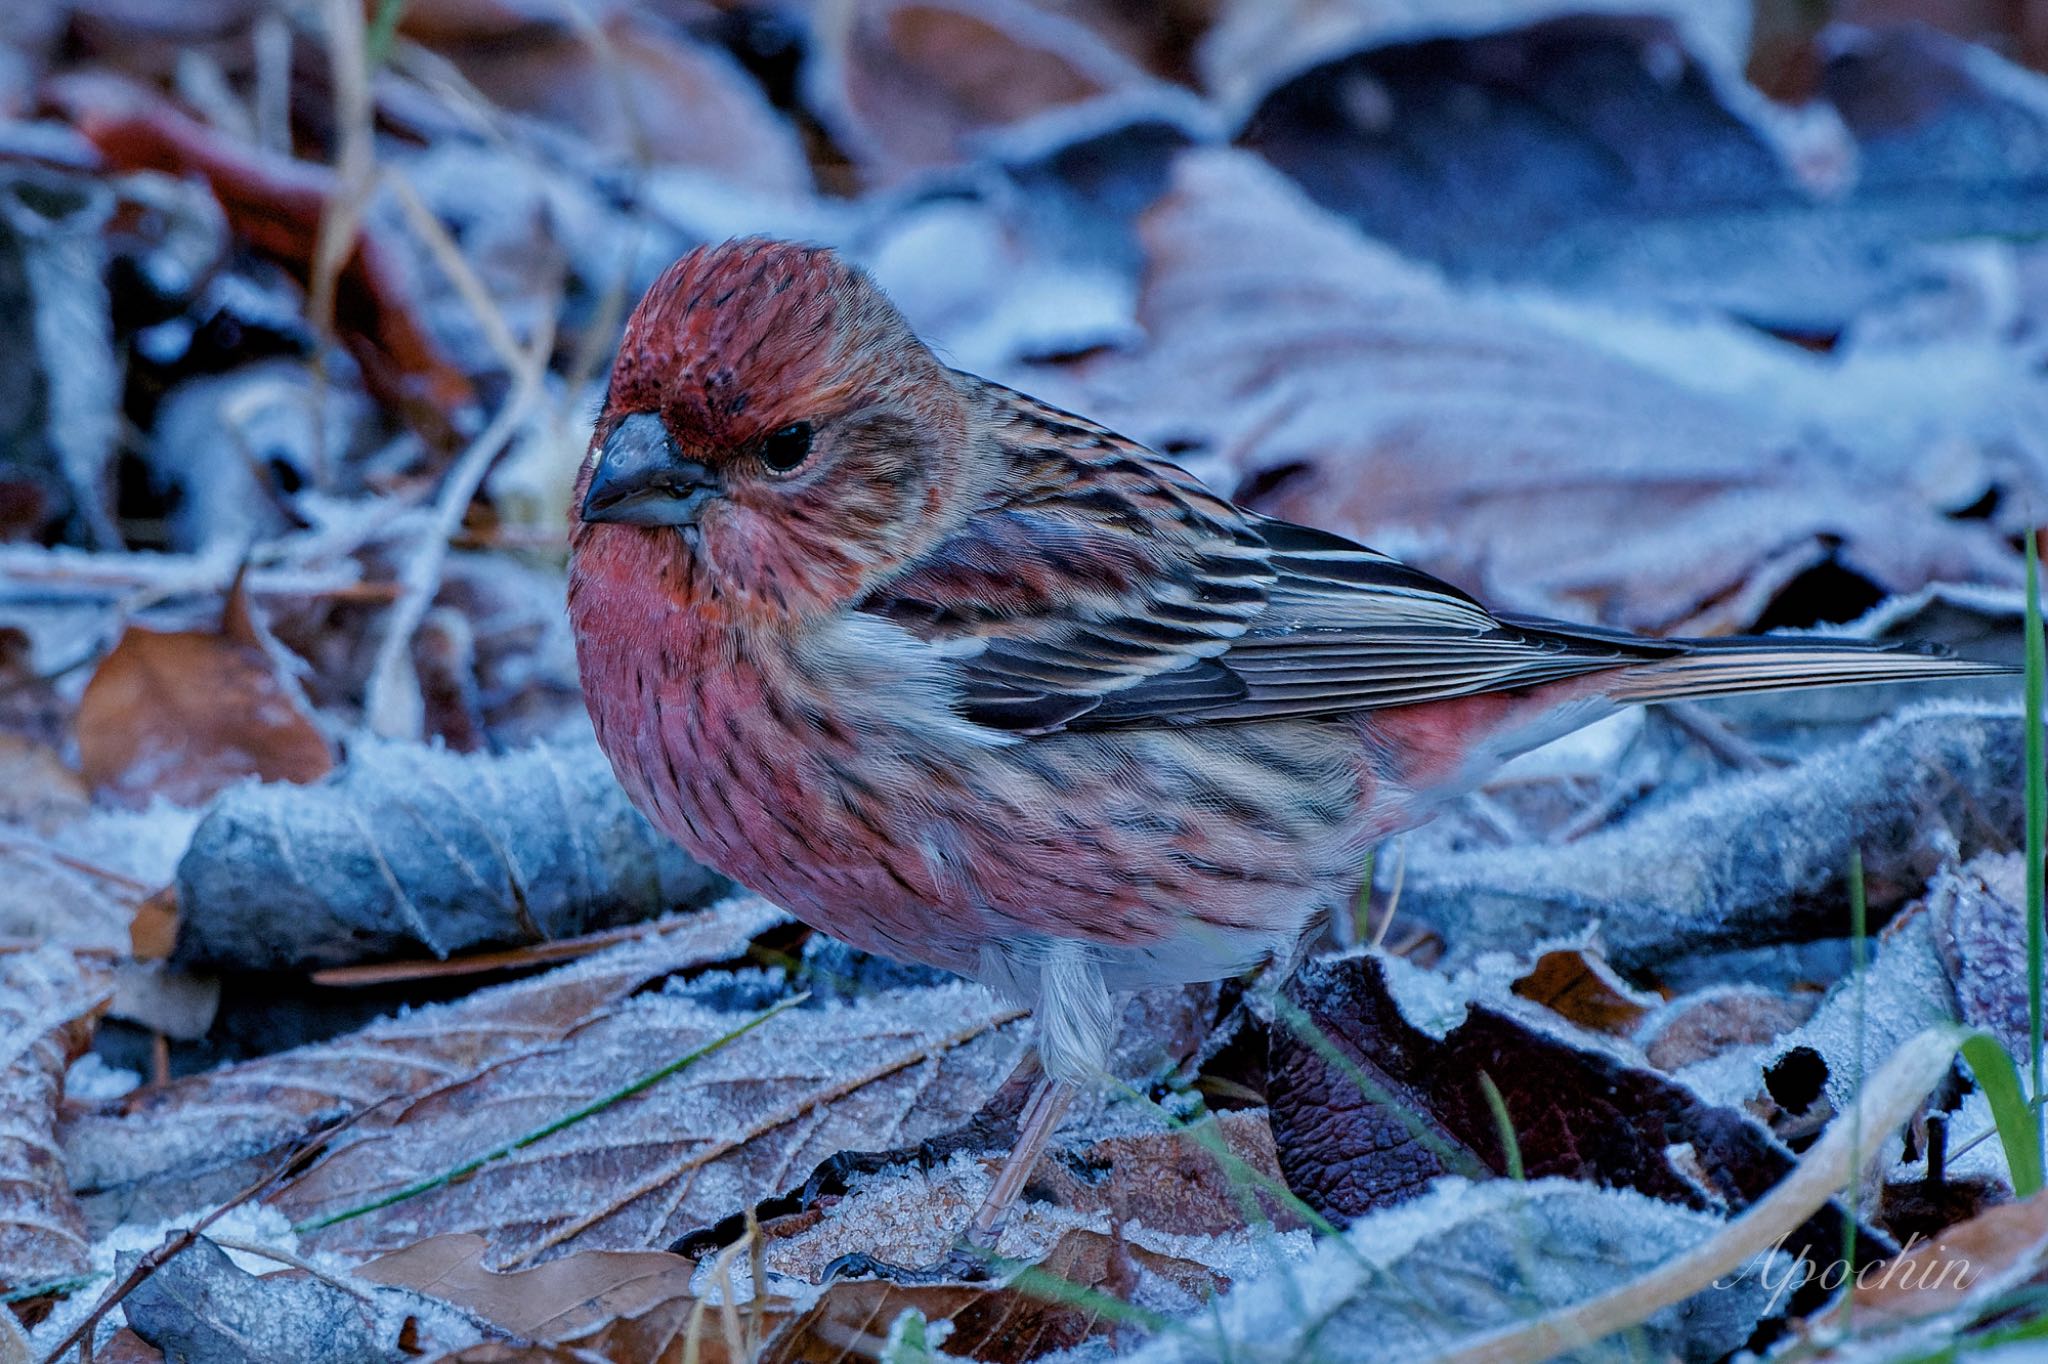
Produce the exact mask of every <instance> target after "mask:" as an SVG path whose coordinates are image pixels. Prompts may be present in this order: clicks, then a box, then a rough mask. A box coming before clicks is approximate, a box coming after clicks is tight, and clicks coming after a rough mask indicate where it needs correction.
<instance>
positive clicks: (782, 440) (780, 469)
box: [761, 422, 811, 474]
mask: <svg viewBox="0 0 2048 1364" xmlns="http://www.w3.org/2000/svg"><path fill="white" fill-rule="evenodd" d="M810 453H811V424H810V423H809V422H791V423H790V424H789V425H788V426H785V427H783V428H782V429H781V430H779V431H770V432H769V433H768V436H767V438H766V439H765V440H763V441H762V442H761V462H762V463H763V464H765V465H767V466H768V467H769V468H770V469H771V470H773V471H774V472H776V473H778V474H786V473H788V472H789V471H790V470H791V469H794V468H796V466H797V465H799V464H802V463H803V462H804V459H805V457H806V456H808V455H809V454H810Z"/></svg>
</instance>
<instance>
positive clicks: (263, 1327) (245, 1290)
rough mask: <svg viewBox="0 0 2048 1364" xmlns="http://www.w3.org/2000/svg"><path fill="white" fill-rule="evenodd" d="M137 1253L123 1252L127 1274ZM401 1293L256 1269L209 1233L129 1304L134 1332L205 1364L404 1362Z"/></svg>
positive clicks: (147, 1281) (121, 1264) (122, 1270)
mask: <svg viewBox="0 0 2048 1364" xmlns="http://www.w3.org/2000/svg"><path fill="white" fill-rule="evenodd" d="M136 1258H137V1257H136V1256H135V1255H133V1254H128V1255H124V1256H123V1257H122V1258H121V1260H120V1261H118V1262H117V1265H116V1271H117V1273H118V1274H120V1275H123V1276H125V1275H126V1274H127V1273H128V1272H130V1271H131V1270H132V1269H133V1268H134V1261H135V1260H136ZM399 1297H400V1295H398V1294H396V1293H392V1294H389V1295H388V1296H386V1297H383V1298H379V1297H375V1296H372V1295H371V1294H369V1293H352V1292H349V1291H347V1290H345V1289H343V1288H340V1287H338V1286H336V1285H335V1284H333V1283H329V1282H327V1281H325V1280H322V1279H314V1278H310V1277H307V1276H304V1275H300V1274H269V1275H261V1276H259V1275H255V1274H251V1273H250V1272H249V1271H248V1270H246V1269H242V1268H241V1267H239V1266H238V1265H236V1264H235V1262H234V1261H233V1260H231V1259H229V1258H228V1256H227V1253H226V1252H225V1251H223V1250H222V1249H221V1248H220V1247H219V1246H217V1245H215V1244H214V1243H213V1242H212V1241H210V1240H208V1239H207V1238H206V1237H204V1236H201V1237H200V1238H199V1239H198V1240H197V1241H195V1242H194V1243H193V1244H192V1245H191V1246H190V1247H189V1248H188V1249H186V1250H185V1252H184V1253H183V1254H180V1255H176V1256H174V1257H172V1258H171V1259H169V1260H167V1261H165V1262H164V1263H163V1264H162V1265H160V1266H159V1267H158V1268H157V1269H156V1271H155V1272H154V1273H152V1274H150V1275H149V1276H148V1277H146V1278H144V1279H143V1280H142V1282H141V1283H140V1284H138V1285H136V1287H135V1291H134V1292H132V1293H130V1294H129V1295H128V1296H127V1298H126V1299H124V1300H123V1301H122V1304H121V1309H122V1311H123V1313H125V1314H126V1316H127V1318H128V1326H129V1329H131V1330H133V1331H134V1332H135V1334H136V1335H138V1336H140V1337H142V1339H143V1340H145V1341H146V1342H148V1343H149V1344H151V1345H154V1346H155V1347H156V1348H157V1349H159V1350H162V1351H163V1352H164V1354H165V1355H166V1356H168V1357H169V1358H171V1359H175V1360H190V1361H194V1364H197V1361H202V1360H203V1361H205V1364H277V1361H279V1360H286V1359H290V1360H299V1361H303V1364H398V1361H400V1360H403V1359H406V1358H408V1357H410V1355H411V1353H412V1352H411V1351H408V1350H406V1349H405V1348H404V1347H403V1345H402V1344H401V1341H402V1340H403V1338H404V1335H405V1332H406V1329H407V1325H408V1317H407V1313H406V1309H405V1305H404V1304H403V1303H402V1302H400V1301H395V1300H396V1299H398V1298H399Z"/></svg>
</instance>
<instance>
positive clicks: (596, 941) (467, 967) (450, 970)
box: [308, 922, 654, 989]
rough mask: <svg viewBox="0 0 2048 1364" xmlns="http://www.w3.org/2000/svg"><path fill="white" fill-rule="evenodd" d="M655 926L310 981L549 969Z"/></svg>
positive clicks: (333, 983) (379, 965) (348, 970)
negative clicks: (521, 968)
mask: <svg viewBox="0 0 2048 1364" xmlns="http://www.w3.org/2000/svg"><path fill="white" fill-rule="evenodd" d="M653 927H654V925H653V923H652V922H649V923H644V924H633V925H630V926H629V927H626V928H610V929H606V930H605V931H603V932H601V933H585V934H583V935H582V936H580V937H575V938H557V939H555V940H554V941H553V942H541V943H534V944H533V945H531V946H529V947H508V948H505V949H503V950H501V951H497V952H472V953H468V954H465V955H462V956H455V957H450V958H448V959H447V960H446V961H379V962H369V963H366V964H364V965H361V966H329V967H326V968H324V969H322V970H319V971H315V972H314V973H313V974H312V975H311V976H310V977H308V979H310V980H311V981H312V982H313V983H314V984H315V985H324V986H330V987H340V988H344V989H354V988H359V987H361V986H365V985H392V984H396V983H398V982H400V981H408V980H438V979H443V978H446V977H449V976H473V975H480V974H482V973H484V972H486V971H508V970H514V969H517V968H519V967H522V966H548V965H554V964H556V963H559V962H565V961H575V960H577V959H578V958H580V957H587V956H589V955H590V954H591V953H593V952H598V951H602V950H603V949H604V948H607V947H611V946H613V945H614V944H616V943H622V942H630V941H632V940H633V939H635V938H641V937H645V936H646V935H647V933H648V932H649V931H650V930H651V929H652V928H653Z"/></svg>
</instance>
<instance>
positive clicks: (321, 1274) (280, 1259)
mask: <svg viewBox="0 0 2048 1364" xmlns="http://www.w3.org/2000/svg"><path fill="white" fill-rule="evenodd" d="M207 1239H208V1240H210V1241H212V1242H213V1243H214V1244H215V1245H217V1246H219V1247H220V1248H221V1249H222V1250H239V1251H240V1252H242V1254H244V1255H255V1256H258V1257H260V1258H262V1259H265V1260H275V1261H276V1262H277V1263H279V1264H281V1265H290V1266H291V1267H292V1268H293V1269H296V1270H298V1271H300V1272H301V1273H303V1274H310V1275H311V1276H312V1277H314V1278H316V1279H318V1280H319V1281H320V1282H321V1283H324V1284H326V1285H327V1286H328V1287H329V1288H338V1289H340V1290H341V1291H342V1292H344V1293H346V1294H348V1295H349V1296H350V1297H352V1298H355V1299H356V1300H357V1301H359V1302H367V1303H374V1302H376V1301H377V1295H376V1294H374V1293H370V1292H368V1291H366V1290H365V1289H364V1288H363V1287H362V1286H361V1285H359V1284H352V1283H350V1282H349V1281H348V1280H346V1279H344V1278H341V1277H340V1276H339V1275H335V1274H330V1273H328V1272H327V1271H326V1270H324V1269H322V1268H321V1267H320V1266H318V1265H316V1264H314V1263H313V1262H312V1261H311V1260H308V1259H306V1258H305V1257H304V1256H302V1255H294V1254H293V1253H292V1252H291V1251H289V1250H279V1249H278V1248H277V1247H275V1246H265V1245H259V1244H257V1243H256V1242H254V1241H244V1240H242V1239H241V1238H240V1237H239V1236H210V1237H208V1238H207Z"/></svg>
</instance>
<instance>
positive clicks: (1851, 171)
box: [1240, 0, 2048, 335]
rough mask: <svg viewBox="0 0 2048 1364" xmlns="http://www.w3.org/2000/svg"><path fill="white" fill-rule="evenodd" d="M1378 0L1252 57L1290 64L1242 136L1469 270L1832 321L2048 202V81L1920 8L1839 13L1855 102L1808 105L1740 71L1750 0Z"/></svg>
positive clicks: (1832, 58) (1835, 47) (1783, 323)
mask: <svg viewBox="0 0 2048 1364" xmlns="http://www.w3.org/2000/svg"><path fill="white" fill-rule="evenodd" d="M1369 8H1370V9H1374V10H1379V11H1380V13H1379V14H1378V15H1376V16H1374V17H1376V18H1378V19H1379V23H1377V24H1371V23H1368V24H1367V25H1366V26H1365V28H1364V31H1363V32H1361V33H1360V34H1359V36H1358V38H1357V39H1356V40H1355V41H1352V42H1349V43H1346V42H1343V41H1334V42H1325V43H1324V44H1323V45H1322V46H1321V49H1320V50H1319V51H1316V52H1313V53H1309V54H1306V58H1307V59H1306V60H1298V61H1296V62H1294V63H1292V64H1287V63H1282V64H1279V65H1277V67H1274V66H1266V65H1264V64H1260V65H1257V66H1254V67H1253V70H1254V71H1266V72H1271V73H1272V74H1273V75H1274V76H1275V77H1277V84H1273V85H1272V86H1271V87H1270V88H1268V89H1265V90H1264V91H1263V92H1262V97H1261V98H1259V99H1258V101H1257V103H1256V105H1255V106H1254V107H1252V108H1251V111H1250V113H1249V115H1248V116H1247V117H1246V118H1245V120H1244V123H1243V131H1242V133H1241V135H1240V140H1241V141H1242V143H1243V144H1244V145H1246V146H1248V147H1250V148H1252V149H1253V150H1255V151H1258V152H1259V153H1260V154H1261V155H1263V156H1265V157H1266V158H1268V159H1269V160H1271V161H1272V162H1273V163H1274V164H1275V165H1277V166H1279V167H1280V168H1281V169H1283V170H1284V171H1286V172H1287V173H1288V174H1289V175H1290V176H1292V177H1293V178H1295V179H1296V180H1297V181H1299V182H1300V183H1301V185H1302V186H1303V187H1304V188H1305V189H1306V190H1307V191H1308V193H1309V194H1310V196H1311V197H1313V198H1314V199H1315V200H1316V201H1317V202H1318V203H1320V204H1322V205H1324V206H1325V207H1328V208H1330V209H1332V210H1333V211H1335V212H1338V213H1340V214H1342V215H1343V216H1344V217H1346V218H1347V219H1348V220H1350V221H1352V222H1354V223H1356V224H1358V225H1359V226H1360V227H1361V228H1362V229H1363V230H1364V231H1365V232H1366V233H1367V234H1368V235H1370V236H1372V237H1374V238H1376V239H1378V240H1381V241H1384V242H1387V243H1389V244H1390V245H1392V246H1393V247H1395V248H1396V249H1397V250H1400V251H1401V252H1403V253H1404V254H1406V255H1409V256H1412V257H1413V258H1415V259H1418V260H1426V261H1430V262H1432V263H1434V264H1437V265H1440V266H1442V267H1443V268H1445V269H1446V270H1447V271H1448V272H1449V273H1451V274H1452V275H1454V276H1456V277H1459V278H1464V279H1478V280H1484V281H1488V282H1492V283H1501V282H1513V283H1520V284H1536V285H1539V286H1541V287H1544V288H1548V289H1553V290H1557V291H1559V292H1565V293H1579V294H1591V295H1596V296H1603V297H1606V298H1610V299H1614V300H1617V301H1621V300H1626V302H1627V303H1628V304H1629V305H1631V306H1634V307H1638V308H1640V307H1641V306H1643V305H1644V304H1645V303H1651V304H1662V305H1666V306H1670V305H1677V306H1681V307H1688V308H1695V309H1702V310H1710V311H1714V312H1725V313H1729V314H1733V315H1735V316H1739V317H1744V318H1749V319H1754V320H1757V321H1760V322H1763V323H1765V324H1767V325H1771V326H1775V327H1779V328H1782V329H1785V330H1788V331H1795V332H1804V333H1810V334H1819V335H1828V334H1831V333H1833V332H1836V331H1839V330H1840V329H1842V328H1844V327H1845V326H1847V325H1849V324H1850V323H1852V322H1853V320H1854V319H1856V317H1857V316H1858V314H1859V313H1860V312H1861V311H1862V310H1864V309H1865V308H1868V307H1869V306H1871V305H1872V304H1873V303H1875V302H1877V301H1879V300H1880V299H1881V298H1882V297H1883V296H1884V295H1885V294H1886V293H1887V292H1888V291H1890V290H1894V289H1897V288H1901V287H1910V286H1909V285H1908V281H1910V280H1911V279H1912V278H1914V276H1915V274H1916V273H1917V272H1918V271H1919V269H1920V268H1921V267H1922V266H1923V265H1924V263H1925V260H1926V256H1925V254H1924V252H1925V248H1926V247H1927V246H1929V245H1931V244H1937V243H1942V242H1947V241H1950V240H1953V239H1956V238H1960V237H1966V236H1991V235H2000V236H2003V235H2008V234H2013V233H2019V232H2025V231H2026V230H2028V229H2027V227H2026V224H2030V223H2032V222H2034V221H2037V220H2038V218H2039V216H2040V214H2041V212H2042V207H2043V203H2044V201H2048V162H2044V160H2043V158H2042V156H2041V154H2040V152H2039V150H2038V145H2039V141H2040V138H2041V135H2042V133H2043V131H2044V130H2048V111H2044V106H2043V93H2044V92H2048V82H2044V81H2042V80H2041V79H2040V77H2038V76H2037V75H2036V74H2035V73H2032V72H2029V71H2026V70H2024V69H2021V68H2018V67H2014V66H2011V65H2009V64H2008V63H2006V62H2004V61H2003V60H2001V59H2000V58H1998V57H1997V56H1995V55H1994V54H1993V53H1991V52H1990V51H1988V50H1986V49H1984V48H1981V47H1973V46H1970V45H1967V44H1963V43H1959V42H1956V41H1955V40H1954V39H1951V38H1948V37H1947V36H1945V35H1942V34H1939V33H1936V32H1933V31H1932V30H1929V29H1926V28H1922V27H1920V26H1917V25H1915V26H1898V27H1893V28H1889V29H1885V30H1879V31H1876V32H1869V31H1858V30H1856V29H1854V28H1851V27H1846V26H1844V27H1839V28H1836V29H1835V30H1834V31H1833V32H1831V33H1830V35H1829V41H1828V42H1827V43H1825V44H1824V45H1823V47H1822V50H1821V51H1820V52H1819V53H1818V54H1817V56H1818V61H1817V63H1816V68H1815V71H1814V73H1813V84H1814V85H1815V86H1816V87H1817V94H1818V96H1819V99H1818V100H1817V101H1816V103H1817V104H1819V105H1820V106H1821V107H1823V108H1826V107H1829V106H1830V105H1831V106H1832V107H1831V108H1830V110H1829V111H1830V112H1832V113H1836V114H1838V115H1839V120H1840V121H1839V122H1834V121H1829V122H1826V123H1822V122H1819V121H1815V122H1809V123H1804V124H1795V123H1793V122H1791V121H1789V120H1785V119H1781V118H1777V117H1773V116H1772V113H1771V110H1770V107H1769V106H1768V105H1766V104H1764V103H1763V102H1762V101H1760V100H1758V99H1756V98H1755V94H1754V92H1753V91H1751V90H1749V89H1747V88H1746V87H1745V86H1744V84H1743V83H1742V81H1741V78H1740V74H1739V72H1738V71H1737V70H1736V69H1735V67H1736V64H1737V62H1739V60H1740V56H1741V53H1740V51H1739V49H1737V48H1736V47H1735V44H1734V43H1731V42H1730V38H1731V37H1732V36H1733V34H1734V33H1738V32H1739V31H1740V30H1739V29H1736V28H1735V24H1736V23H1737V22H1744V21H1746V18H1747V16H1746V15H1743V16H1742V18H1741V19H1740V20H1735V19H1732V18H1728V17H1722V16H1731V15H1733V14H1736V13H1739V11H1735V10H1733V8H1732V7H1712V9H1713V10H1714V13H1713V14H1712V15H1702V14H1700V11H1701V10H1702V9H1704V8H1707V7H1701V6H1681V5H1673V4H1669V3H1658V4H1649V5H1644V4H1640V3H1639V4H1632V5H1627V6H1616V7H1614V8H1615V9H1618V10H1622V11H1623V12H1619V13H1606V14H1601V13H1588V12H1586V10H1587V8H1588V7H1586V6H1583V5H1567V4H1556V3H1540V2H1539V3H1536V4H1512V5H1508V6H1501V5H1491V4H1485V3H1483V0H1482V3H1481V4H1480V5H1478V6H1474V7H1473V8H1481V9H1488V10H1493V11H1494V12H1495V13H1496V14H1497V15H1500V16H1501V18H1503V19H1505V20H1506V22H1505V23H1502V22H1499V21H1496V22H1494V23H1486V22H1484V21H1483V20H1482V21H1481V22H1477V23H1475V22H1472V17H1471V14H1470V11H1469V10H1468V11H1467V12H1466V13H1465V14H1458V13H1455V12H1454V13H1451V14H1449V15H1445V16H1441V17H1439V16H1437V15H1435V14H1434V13H1432V14H1431V15H1430V20H1429V21H1427V22H1418V21H1417V20H1416V19H1414V18H1410V19H1409V21H1408V22H1407V23H1405V24H1403V23H1400V22H1399V21H1398V20H1396V21H1395V22H1392V23H1389V22H1388V18H1389V16H1388V15H1387V14H1386V12H1385V11H1386V10H1387V9H1388V8H1390V7H1384V6H1370V7H1369ZM1593 8H1595V9H1608V8H1609V6H1606V5H1600V6H1595V7H1593ZM1646 10H1647V11H1648V12H1647V13H1646V12H1645V11H1646ZM1829 17H1830V19H1839V18H1840V17H1841V16H1840V15H1839V14H1831V15H1830V16H1829ZM1375 29H1376V30H1377V31H1374V30H1375ZM1489 30H1490V31H1489ZM1736 41H1737V42H1739V41H1740V40H1739V39H1737V40H1736Z"/></svg>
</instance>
